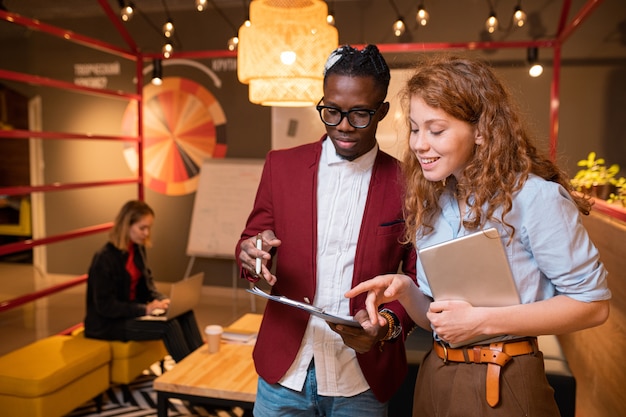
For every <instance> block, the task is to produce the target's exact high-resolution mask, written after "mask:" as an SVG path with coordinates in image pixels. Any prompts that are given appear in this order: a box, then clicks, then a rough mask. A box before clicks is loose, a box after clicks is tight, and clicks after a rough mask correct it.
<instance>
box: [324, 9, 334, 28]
mask: <svg viewBox="0 0 626 417" xmlns="http://www.w3.org/2000/svg"><path fill="white" fill-rule="evenodd" d="M326 23H328V24H329V25H331V26H335V15H334V13H333V11H332V10H331V11H329V12H328V16H326Z"/></svg>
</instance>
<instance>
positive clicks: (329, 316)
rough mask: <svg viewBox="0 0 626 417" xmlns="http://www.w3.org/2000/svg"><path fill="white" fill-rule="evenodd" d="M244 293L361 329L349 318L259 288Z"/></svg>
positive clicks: (357, 323)
mask: <svg viewBox="0 0 626 417" xmlns="http://www.w3.org/2000/svg"><path fill="white" fill-rule="evenodd" d="M246 291H248V292H249V293H252V294H254V295H258V296H259V297H263V298H267V299H268V300H272V301H276V302H279V303H282V304H286V305H288V306H291V307H295V308H299V309H300V310H304V311H306V312H307V313H309V314H311V315H313V316H315V317H319V318H321V319H322V320H326V321H329V322H331V323H335V324H343V325H346V326H350V327H361V324H359V322H358V321H356V320H354V319H353V318H351V317H341V316H335V315H334V314H329V313H325V312H324V310H322V309H321V308H319V307H315V306H313V305H311V304H307V303H303V302H300V301H296V300H292V299H291V298H288V297H285V296H282V295H272V294H268V293H266V292H265V291H263V290H262V289H260V288H259V287H254V288H252V289H246Z"/></svg>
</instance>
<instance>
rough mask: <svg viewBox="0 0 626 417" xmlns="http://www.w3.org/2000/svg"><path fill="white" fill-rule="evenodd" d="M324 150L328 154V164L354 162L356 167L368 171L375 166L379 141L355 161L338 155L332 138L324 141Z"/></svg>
mask: <svg viewBox="0 0 626 417" xmlns="http://www.w3.org/2000/svg"><path fill="white" fill-rule="evenodd" d="M322 150H323V152H324V153H325V156H326V163H327V165H329V166H330V165H337V164H354V166H355V167H356V168H359V169H361V170H363V171H366V170H368V169H370V168H372V167H373V166H374V160H375V159H376V154H377V153H378V143H377V144H376V145H374V147H373V148H372V149H370V150H369V151H368V152H367V153H365V154H364V155H361V156H359V157H358V158H357V159H355V160H354V161H348V160H347V159H344V158H342V157H340V156H339V155H337V152H336V151H335V146H334V145H333V142H332V141H331V140H330V138H328V137H327V138H326V140H325V141H324V142H323V143H322Z"/></svg>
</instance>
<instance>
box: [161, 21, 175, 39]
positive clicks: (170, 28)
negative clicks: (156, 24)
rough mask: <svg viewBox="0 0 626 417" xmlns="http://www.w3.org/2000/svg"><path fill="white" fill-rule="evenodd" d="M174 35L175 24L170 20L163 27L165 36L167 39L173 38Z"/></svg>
mask: <svg viewBox="0 0 626 417" xmlns="http://www.w3.org/2000/svg"><path fill="white" fill-rule="evenodd" d="M173 33H174V23H173V22H172V21H171V20H168V21H167V22H165V24H164V25H163V35H164V36H165V37H166V38H171V37H172V34H173Z"/></svg>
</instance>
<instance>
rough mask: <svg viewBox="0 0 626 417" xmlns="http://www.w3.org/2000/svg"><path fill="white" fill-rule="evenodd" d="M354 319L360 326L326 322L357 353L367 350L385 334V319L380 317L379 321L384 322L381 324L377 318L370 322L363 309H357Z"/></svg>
mask: <svg viewBox="0 0 626 417" xmlns="http://www.w3.org/2000/svg"><path fill="white" fill-rule="evenodd" d="M354 319H355V320H356V321H358V322H359V323H361V327H362V328H360V329H359V328H357V327H351V326H345V325H342V324H334V323H330V322H327V323H328V326H330V328H331V329H332V330H333V331H334V332H336V333H337V334H338V335H339V336H341V339H342V340H343V343H344V344H345V345H346V346H348V347H351V348H352V349H354V350H355V351H356V352H357V353H365V352H369V351H370V350H371V349H372V346H374V345H375V344H376V343H377V342H378V341H379V340H381V339H382V338H383V337H385V335H386V334H387V324H386V320H385V319H384V318H381V321H383V322H385V324H384V325H383V326H381V325H380V324H379V323H380V322H379V321H378V320H376V321H375V322H374V323H372V321H371V320H370V319H369V316H368V314H367V311H365V310H359V311H358V312H357V313H356V314H355V315H354Z"/></svg>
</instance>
